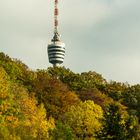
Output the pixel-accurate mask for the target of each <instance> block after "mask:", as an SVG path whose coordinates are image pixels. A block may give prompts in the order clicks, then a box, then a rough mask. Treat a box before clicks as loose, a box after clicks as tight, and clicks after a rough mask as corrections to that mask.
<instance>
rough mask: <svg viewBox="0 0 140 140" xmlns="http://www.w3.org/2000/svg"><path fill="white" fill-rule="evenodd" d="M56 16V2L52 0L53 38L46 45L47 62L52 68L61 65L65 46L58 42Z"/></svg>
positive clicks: (57, 12) (56, 0) (57, 11)
mask: <svg viewBox="0 0 140 140" xmlns="http://www.w3.org/2000/svg"><path fill="white" fill-rule="evenodd" d="M58 15H59V10H58V0H54V36H53V39H52V40H51V41H52V43H51V44H49V45H48V57H49V62H50V63H51V64H53V66H54V67H55V66H59V65H60V64H62V63H63V61H64V56H65V44H64V43H62V42H61V41H60V35H59V33H58Z"/></svg>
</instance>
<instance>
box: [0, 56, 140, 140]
mask: <svg viewBox="0 0 140 140" xmlns="http://www.w3.org/2000/svg"><path fill="white" fill-rule="evenodd" d="M139 108H140V85H133V86H132V85H129V84H126V83H121V82H116V81H111V82H108V81H106V79H104V78H103V77H102V75H101V74H98V73H96V72H95V71H89V72H83V73H80V74H79V73H74V72H72V71H71V70H70V69H66V68H65V67H55V68H52V67H49V68H48V69H47V70H40V69H38V70H36V71H33V70H31V69H29V68H28V66H26V65H25V64H23V63H22V62H21V61H19V60H17V59H12V58H10V57H9V56H8V55H5V54H4V53H0V140H140V109H139Z"/></svg>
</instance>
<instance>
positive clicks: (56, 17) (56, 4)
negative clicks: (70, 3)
mask: <svg viewBox="0 0 140 140" xmlns="http://www.w3.org/2000/svg"><path fill="white" fill-rule="evenodd" d="M58 12H59V10H58V0H55V7H54V33H58V14H59V13H58Z"/></svg>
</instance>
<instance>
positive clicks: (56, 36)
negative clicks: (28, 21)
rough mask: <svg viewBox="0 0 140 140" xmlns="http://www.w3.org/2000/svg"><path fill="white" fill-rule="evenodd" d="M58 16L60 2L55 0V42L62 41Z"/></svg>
mask: <svg viewBox="0 0 140 140" xmlns="http://www.w3.org/2000/svg"><path fill="white" fill-rule="evenodd" d="M58 15H59V10H58V0H54V37H53V39H52V41H53V42H55V41H60V39H59V33H58Z"/></svg>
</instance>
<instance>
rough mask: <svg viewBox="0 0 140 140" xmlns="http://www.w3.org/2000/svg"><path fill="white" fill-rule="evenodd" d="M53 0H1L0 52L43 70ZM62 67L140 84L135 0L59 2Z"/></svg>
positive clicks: (139, 3)
mask: <svg viewBox="0 0 140 140" xmlns="http://www.w3.org/2000/svg"><path fill="white" fill-rule="evenodd" d="M53 2H54V0H0V51H1V52H4V53H6V54H8V55H9V56H10V57H12V58H17V59H20V60H21V61H22V62H24V63H25V64H26V65H28V66H29V68H31V69H33V70H36V69H47V68H48V67H50V66H51V64H49V62H48V55H47V45H48V44H49V43H50V41H51V39H52V37H53V8H54V5H53ZM59 9H60V10H59V11H60V12H59V13H60V16H59V20H60V21H59V25H60V26H59V31H60V34H61V40H62V41H63V42H64V43H65V44H66V56H65V61H64V64H63V65H64V66H65V67H66V68H69V69H70V70H72V71H74V72H76V73H81V72H88V71H96V72H97V73H100V74H102V76H103V77H104V78H106V79H107V80H108V81H110V80H115V81H119V82H128V83H129V84H137V83H140V0H59Z"/></svg>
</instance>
